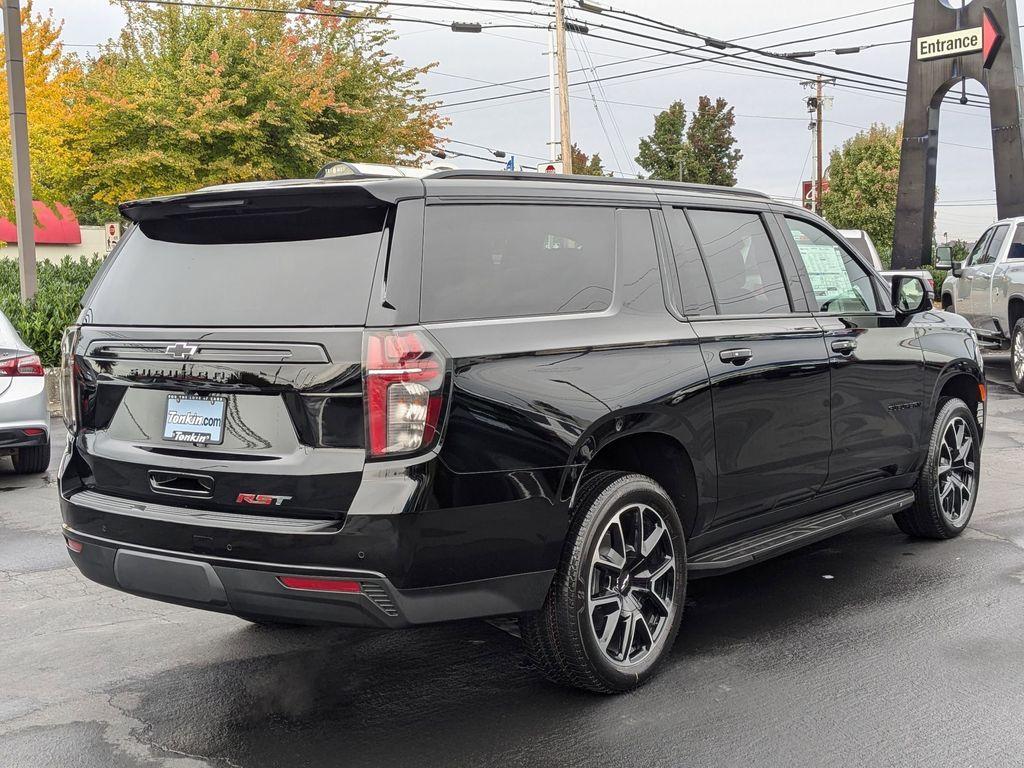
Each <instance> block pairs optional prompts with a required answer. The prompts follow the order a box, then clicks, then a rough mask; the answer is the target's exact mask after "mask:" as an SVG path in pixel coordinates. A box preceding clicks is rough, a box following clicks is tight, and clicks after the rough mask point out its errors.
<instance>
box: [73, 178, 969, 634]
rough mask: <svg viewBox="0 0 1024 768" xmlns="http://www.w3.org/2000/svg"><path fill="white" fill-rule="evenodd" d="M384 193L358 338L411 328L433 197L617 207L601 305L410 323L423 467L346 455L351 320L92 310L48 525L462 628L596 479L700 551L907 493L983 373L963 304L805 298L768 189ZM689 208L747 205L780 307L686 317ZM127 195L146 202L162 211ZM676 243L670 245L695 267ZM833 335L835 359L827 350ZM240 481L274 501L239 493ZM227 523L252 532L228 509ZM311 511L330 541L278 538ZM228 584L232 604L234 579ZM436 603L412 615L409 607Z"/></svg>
mask: <svg viewBox="0 0 1024 768" xmlns="http://www.w3.org/2000/svg"><path fill="white" fill-rule="evenodd" d="M349 183H353V182H349ZM356 183H358V182H356ZM396 184H397V186H396V187H395V189H393V190H391V193H393V194H391V193H389V192H388V184H387V182H384V181H381V180H375V181H374V182H373V183H372V184H370V185H369V193H372V194H373V195H375V196H376V198H377V199H382V200H387V202H389V204H392V205H393V206H394V207H393V208H392V209H391V212H390V213H389V215H388V218H387V221H388V224H387V228H386V232H385V237H384V238H383V242H382V245H381V251H380V255H379V257H378V262H377V265H376V269H375V277H374V286H373V290H372V293H371V295H370V296H369V297H368V308H367V322H366V327H391V326H396V325H409V324H416V323H418V322H419V301H420V294H419V286H420V280H419V252H418V249H419V247H420V239H419V237H420V236H419V235H417V232H419V233H421V232H422V231H423V227H424V221H425V220H427V219H429V217H430V216H431V211H432V210H433V209H434V207H435V206H450V205H459V204H461V203H464V202H472V203H473V204H474V205H477V206H479V205H481V204H488V203H493V204H509V203H510V202H511V203H515V202H522V203H525V202H528V203H530V204H531V205H548V204H558V203H559V202H571V203H572V204H573V205H574V206H579V205H588V206H608V207H612V208H615V209H616V210H617V213H616V221H617V222H618V224H617V226H618V227H619V232H620V236H619V238H618V242H617V244H616V271H615V284H614V287H613V297H612V299H611V304H610V306H609V307H608V308H607V309H605V310H602V311H593V312H578V313H573V314H559V315H552V316H543V317H518V318H504V319H494V320H482V321H453V322H437V323H427V324H423V325H422V326H421V327H422V329H423V330H425V331H426V332H427V333H429V334H430V336H431V337H432V338H433V339H434V340H435V341H436V342H437V344H438V345H439V346H440V347H441V348H443V350H444V352H445V354H446V355H447V358H448V359H447V363H448V365H449V368H448V380H449V385H448V386H449V391H448V395H447V398H446V417H445V419H444V423H443V425H442V438H441V440H440V442H439V444H438V445H437V446H436V447H435V448H433V449H431V450H430V451H429V452H427V453H425V454H421V455H413V456H410V457H407V458H401V459H389V460H375V461H368V460H367V459H366V454H365V450H364V448H363V445H364V424H363V408H364V404H363V390H362V377H361V374H362V344H363V326H360V327H345V328H322V327H317V328H314V327H303V326H301V325H296V326H294V327H287V328H258V329H257V328H226V327H219V328H194V327H189V326H188V324H187V318H183V319H182V325H181V326H180V327H176V328H152V327H138V328H136V327H124V326H118V327H99V326H95V325H91V324H89V323H88V322H87V321H88V319H89V310H88V308H86V309H85V311H84V312H83V317H82V319H83V323H82V326H81V332H80V336H79V340H78V345H77V348H76V354H75V363H76V366H77V371H78V383H79V387H80V390H81V402H82V406H83V407H82V414H83V415H82V424H81V428H80V430H79V431H78V433H77V434H76V435H75V436H74V437H73V438H72V439H71V440H70V442H69V450H68V453H67V455H66V457H65V461H64V462H63V463H62V466H61V471H60V490H61V497H62V510H63V515H64V521H65V526H66V530H65V533H66V535H68V536H69V537H70V538H74V539H78V540H80V541H82V542H84V543H85V545H86V548H87V549H86V551H88V548H89V547H90V546H103V547H107V548H118V547H120V548H122V549H135V550H138V551H141V552H149V553H159V554H160V555H161V556H170V557H179V558H183V559H187V560H193V561H202V562H209V563H213V564H214V565H215V566H216V567H217V568H238V569H242V570H245V569H249V570H252V571H258V572H265V573H271V574H272V573H283V572H287V573H310V574H347V573H356V574H363V575H364V576H363V578H366V579H371V578H372V579H375V580H376V581H374V583H375V584H380V585H384V586H382V587H381V588H382V589H384V590H385V591H388V590H398V591H408V590H424V592H418V593H416V594H418V595H421V596H423V595H429V594H430V593H431V591H438V592H437V593H438V594H442V593H443V594H446V595H451V594H458V595H468V596H469V597H467V598H466V599H467V600H470V602H469V603H468V604H469V605H472V606H474V608H473V610H474V611H475V612H476V613H475V615H496V614H504V613H515V612H518V611H525V610H532V609H536V608H537V607H539V605H540V601H541V600H542V599H543V590H539V591H538V590H537V589H536V585H537V582H538V579H540V580H541V582H543V581H544V579H549V578H550V574H551V573H552V572H553V571H554V569H555V568H557V566H558V562H559V559H560V556H561V551H562V544H563V539H564V536H565V532H566V530H567V528H568V525H569V522H570V514H571V503H572V500H573V496H574V493H575V492H576V489H577V486H578V483H579V480H580V478H581V477H582V475H583V473H585V472H586V471H587V470H588V469H596V468H601V469H622V470H625V471H641V472H646V473H648V474H651V475H652V476H654V477H655V479H657V480H658V482H660V483H661V484H662V485H664V486H665V487H666V488H667V489H668V490H669V492H670V494H671V495H672V496H673V498H674V500H675V502H676V504H677V506H678V507H679V510H680V513H681V517H682V518H683V522H684V528H685V530H686V532H687V536H688V539H689V541H688V549H689V551H690V552H691V554H696V553H699V552H700V551H701V550H702V549H706V548H708V547H710V546H713V545H715V544H720V543H722V542H724V541H729V540H734V539H736V538H738V537H741V536H743V535H745V534H746V533H747V532H749V531H755V530H758V529H762V528H765V527H768V526H770V525H773V524H776V523H778V522H780V521H784V520H786V519H790V518H797V517H801V516H804V515H809V514H814V513H817V512H821V511H822V510H825V509H830V508H832V507H837V506H840V505H843V504H851V503H856V502H857V501H858V500H862V499H866V498H868V497H870V496H873V495H877V494H880V493H884V492H891V491H897V490H900V489H903V488H908V487H910V486H912V485H913V483H914V481H915V479H916V471H917V469H918V466H919V464H920V462H921V460H922V457H923V454H924V450H925V436H926V434H927V431H928V429H929V428H930V426H931V421H932V417H933V414H934V412H935V407H936V404H937V402H938V399H939V397H940V396H941V394H942V392H943V391H950V390H948V388H950V387H952V388H954V389H956V391H957V392H959V393H962V392H967V391H973V392H975V393H976V396H977V393H978V392H979V390H978V383H979V382H983V380H984V375H983V372H982V368H981V362H980V354H979V352H978V349H977V345H976V343H975V339H974V337H973V335H972V333H971V331H970V330H969V329H968V328H967V327H966V325H965V324H963V323H962V322H961V321H960V319H959V318H957V317H956V316H953V315H948V314H946V313H942V312H927V313H923V314H920V315H915V316H911V317H899V316H897V315H896V314H895V313H894V312H893V310H892V308H891V307H890V306H889V303H888V300H887V299H885V298H884V295H883V293H884V286H883V285H882V283H881V282H880V281H879V284H878V292H879V305H880V307H881V309H880V311H878V312H876V313H866V314H859V315H841V314H840V315H829V314H817V313H813V312H809V311H808V307H810V306H815V305H814V303H813V295H809V283H808V281H807V278H806V275H805V274H803V272H802V267H801V266H800V265H801V262H800V259H799V258H795V257H794V253H793V252H792V248H793V247H794V246H792V245H791V244H788V243H787V241H786V237H787V235H786V230H785V228H784V227H783V226H781V225H780V223H779V220H778V219H777V217H776V213H778V212H785V213H787V214H789V213H794V211H793V210H792V209H789V208H785V207H783V206H778V205H777V204H774V203H771V202H770V201H768V200H767V199H765V198H761V197H757V196H754V195H746V194H744V193H742V192H737V191H722V192H718V191H716V190H713V189H704V188H701V189H691V188H687V187H685V186H682V187H678V188H675V189H673V190H672V191H665V190H662V189H660V188H657V187H644V186H643V185H637V184H631V185H621V186H620V185H617V184H615V183H612V182H605V183H601V184H597V183H593V182H579V183H577V182H575V181H563V182H559V183H553V182H551V181H549V180H545V181H530V180H528V179H511V178H510V179H504V180H500V181H497V180H490V179H487V178H479V179H477V178H472V177H471V176H470V178H452V179H443V178H439V179H427V180H425V181H424V182H416V184H415V185H412V186H410V184H411V182H410V180H408V179H405V180H402V181H401V182H400V183H397V182H396ZM416 188H418V189H419V193H418V196H416V195H413V194H411V193H410V189H416ZM390 198H394V199H390ZM180 204H181V202H180V201H176V202H175V203H174V205H175V206H177V205H180ZM688 206H693V207H700V208H704V209H706V208H716V209H721V210H739V211H744V212H756V213H757V214H758V215H760V216H762V217H763V220H764V222H765V226H766V230H767V231H768V233H769V235H770V238H771V241H772V247H773V248H774V249H775V251H776V253H777V256H778V261H779V266H780V270H781V272H782V277H783V279H784V281H785V286H786V293H787V296H788V298H789V302H790V306H791V307H792V308H793V311H792V312H790V313H783V314H777V315H772V316H750V315H748V316H725V315H722V314H716V313H715V308H714V307H713V306H711V307H709V306H708V304H707V301H706V300H705V301H704V302H703V304H702V307H701V310H700V311H701V315H700V316H699V317H696V316H695V317H693V318H688V317H687V316H686V315H685V309H686V307H687V306H689V304H688V301H687V297H688V295H689V293H690V291H691V289H692V287H693V286H692V285H690V284H688V282H687V278H686V276H688V275H689V276H693V275H697V276H699V275H700V272H699V271H697V270H695V269H694V261H693V260H694V259H695V258H701V251H700V250H697V251H694V246H693V245H690V244H687V243H677V242H675V241H674V240H673V238H676V239H678V238H679V237H680V236H681V230H680V228H679V227H672V226H669V223H668V220H667V219H666V216H668V217H671V216H677V215H682V214H681V213H680V211H682V210H684V209H685V208H687V207H688ZM133 210H138V211H140V212H141V211H145V212H146V215H152V216H158V215H160V213H159V212H160V206H159V205H154V206H142V207H139V208H137V209H133ZM173 210H176V209H174V208H173V207H172V211H173ZM140 215H141V213H140ZM800 215H803V214H800ZM470 225H471V222H467V226H470ZM819 225H820V222H819ZM627 231H628V232H631V233H632V234H630V235H629V236H628V237H627V236H624V234H623V233H625V232H627ZM673 231H674V232H675V234H674V235H673ZM673 254H675V256H673ZM488 258H490V257H488ZM674 258H685V259H687V266H686V268H685V269H677V268H676V265H675V263H674ZM299 277H301V278H303V279H316V276H315V275H309V276H299ZM701 295H702V296H704V297H705V299H706V297H707V296H708V295H709V294H708V292H707V290H706V288H705V289H704V290H703V292H702V293H701ZM178 341H188V342H195V341H201V342H202V344H201V346H205V345H209V346H210V347H211V348H217V349H218V350H220V351H219V352H218V354H219V355H220V357H218V356H217V355H214V354H212V353H209V354H208V353H206V352H205V351H204V352H203V353H202V354H201V355H199V356H198V357H197V358H196V359H195V360H192V361H188V362H180V361H173V360H171V359H169V358H167V356H166V355H165V353H164V352H163V349H164V348H166V346H168V345H170V344H173V343H175V342H178ZM849 341H854V342H856V346H855V347H854V348H853V349H852V350H851V349H842V347H843V345H842V344H840V345H839V346H833V344H834V343H835V342H844V343H845V342H849ZM225 350H226V351H225ZM204 355H205V357H204ZM275 355H276V357H275ZM972 387H973V390H972V389H971V388H972ZM168 392H195V393H208V392H217V393H221V394H224V395H226V396H227V398H228V400H229V406H228V409H227V423H226V428H225V441H224V443H223V444H222V445H218V446H180V445H176V444H173V443H169V442H166V441H164V440H162V436H161V434H160V433H159V430H160V426H161V424H162V419H163V411H162V403H164V402H165V401H166V394H167V393H168ZM152 470H158V471H159V472H161V473H167V472H174V471H180V472H182V473H189V472H192V473H200V474H202V475H203V476H204V477H209V478H212V480H213V489H212V492H211V495H210V498H186V497H184V496H182V497H180V498H179V497H172V496H167V495H162V494H158V493H156V492H155V491H154V490H153V488H152V485H151V483H150V471H152ZM82 490H91V491H94V492H97V493H100V494H104V495H106V496H109V497H114V498H117V499H121V500H129V501H135V502H137V503H139V504H141V505H145V504H150V503H160V504H164V505H177V506H178V507H181V508H183V509H185V510H190V511H193V512H200V513H201V512H204V511H208V512H210V513H211V514H212V513H216V515H218V516H217V517H215V518H211V519H212V520H214V521H215V522H211V521H210V520H203V519H201V515H200V516H199V517H196V516H193V518H192V519H182V520H177V519H171V518H160V519H156V518H155V517H149V518H147V516H146V515H145V514H144V512H141V511H140V513H139V514H134V515H128V514H123V513H118V512H116V511H112V510H111V509H99V508H95V507H90V506H89V505H87V504H84V503H81V502H80V500H76V494H77V493H78V492H79V491H82ZM240 493H245V494H266V495H271V496H275V497H287V500H286V501H283V502H282V503H281V504H280V505H277V504H274V505H267V506H253V505H241V504H239V503H237V502H236V497H237V496H238V494H240ZM84 498H88V497H84ZM232 514H237V515H239V518H238V519H239V520H240V521H241V520H242V519H243V518H242V516H243V515H244V516H245V517H244V520H245V525H241V524H238V525H232V524H231V523H230V520H229V522H227V523H225V522H224V518H225V516H227V517H228V518H230V516H231V515H232ZM310 524H312V525H314V526H316V525H321V528H319V529H318V530H316V531H310V530H305V529H303V530H299V529H296V528H295V526H296V525H299V526H301V525H310ZM79 559H81V558H79ZM107 559H109V558H107ZM82 562H85V560H82ZM103 562H104V563H105V562H106V560H104V561H103ZM142 562H144V559H143V560H142ZM106 567H107V566H106V565H103V570H102V574H103V575H102V578H100V576H96V578H98V579H99V580H104V583H108V582H109V581H110V580H112V579H114V576H113V575H112V574H113V572H112V571H111V572H110V573H109V574H108V572H107V570H105V569H106ZM192 572H194V571H192ZM96 573H97V574H99V573H100V571H96ZM536 574H540V576H537V575H536ZM510 580H511V581H510ZM243 582H244V579H240V580H238V581H237V582H233V583H237V584H238V585H241V584H242V583H243ZM260 583H261V584H264V585H265V580H263V581H261V582H260ZM368 583H369V582H368ZM517 584H518V585H520V586H519V587H516V586H510V585H517ZM115 585H116V583H115ZM271 586H272V585H271ZM542 586H543V584H542ZM225 588H226V589H227V599H228V601H229V603H230V604H231V605H234V603H231V600H232V595H231V591H232V589H233V588H235V587H232V585H231V584H229V583H226V587H225ZM237 588H238V589H243V587H241V586H238V587H237ZM261 589H262V587H261ZM281 589H282V590H283V589H284V588H283V587H282V588H281ZM453 590H454V591H453ZM395 594H398V593H395ZM488 596H489V597H488ZM287 597H288V595H287V593H286V592H282V593H281V594H280V595H278V596H276V597H275V598H274V599H273V600H270V602H269V603H268V604H269V605H273V604H278V603H276V602H275V601H276V600H277V599H278V598H280V599H287ZM235 599H236V601H240V600H243V598H242V597H241V596H236V598H235ZM396 599H398V598H396ZM445 599H448V598H445ZM488 601H490V602H488ZM399 602H400V601H399ZM429 604H430V603H429V601H427V602H421V603H419V604H418V605H419V606H420V607H418V608H417V609H416V610H417V611H419V613H417V619H416V620H417V621H420V620H423V617H424V615H425V614H424V613H423V610H426V609H424V608H423V607H422V606H424V605H429ZM445 605H448V603H445ZM205 607H212V606H205ZM216 609H217V610H224V606H219V607H216ZM236 610H237V609H236ZM446 610H447V609H446ZM347 616H348V617H349V618H346V617H347ZM351 616H352V614H351V612H348V613H346V612H345V611H341V610H339V612H338V614H337V615H336V616H335V619H336V620H337V621H338V622H341V623H344V622H346V621H349V622H350V623H353V622H355V623H358V622H356V620H355V619H353V618H351ZM447 616H449V614H446V613H438V614H437V617H438V618H445V617H447ZM398 623H401V621H398ZM385 624H386V625H393V624H394V623H388V622H385Z"/></svg>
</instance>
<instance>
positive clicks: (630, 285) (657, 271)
mask: <svg viewBox="0 0 1024 768" xmlns="http://www.w3.org/2000/svg"><path fill="white" fill-rule="evenodd" d="M617 218H618V223H619V237H618V240H619V254H618V261H619V269H620V270H621V271H622V280H621V281H620V284H621V285H622V311H623V312H634V313H641V314H662V313H664V312H665V294H664V291H663V290H662V287H661V266H660V265H659V264H658V247H657V245H655V240H654V224H653V223H652V222H651V212H650V211H648V210H645V209H642V208H623V209H621V210H620V211H619V212H618V214H617Z"/></svg>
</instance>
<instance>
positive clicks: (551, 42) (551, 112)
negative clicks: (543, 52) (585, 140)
mask: <svg viewBox="0 0 1024 768" xmlns="http://www.w3.org/2000/svg"><path fill="white" fill-rule="evenodd" d="M557 94H558V89H557V86H556V85H555V25H554V24H552V25H551V26H550V27H548V117H549V122H550V131H549V134H548V160H550V161H551V162H555V161H556V160H558V117H557V114H558V112H557V110H558V96H557Z"/></svg>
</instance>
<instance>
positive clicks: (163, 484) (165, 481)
mask: <svg viewBox="0 0 1024 768" xmlns="http://www.w3.org/2000/svg"><path fill="white" fill-rule="evenodd" d="M149 487H150V489H152V491H153V493H161V494H164V495H166V496H187V497H188V498H191V499H209V498H212V497H213V478H212V477H210V476H209V475H198V474H195V473H193V472H166V471H164V470H157V469H151V470H149Z"/></svg>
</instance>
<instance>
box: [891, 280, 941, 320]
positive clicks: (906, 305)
mask: <svg viewBox="0 0 1024 768" xmlns="http://www.w3.org/2000/svg"><path fill="white" fill-rule="evenodd" d="M892 305H893V307H895V308H896V313H897V314H900V315H904V316H906V315H914V314H917V313H918V312H927V311H928V310H929V309H931V308H932V302H931V299H929V298H928V289H927V288H926V287H925V284H924V280H922V279H921V278H920V277H915V276H914V275H896V276H894V277H893V279H892Z"/></svg>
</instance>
